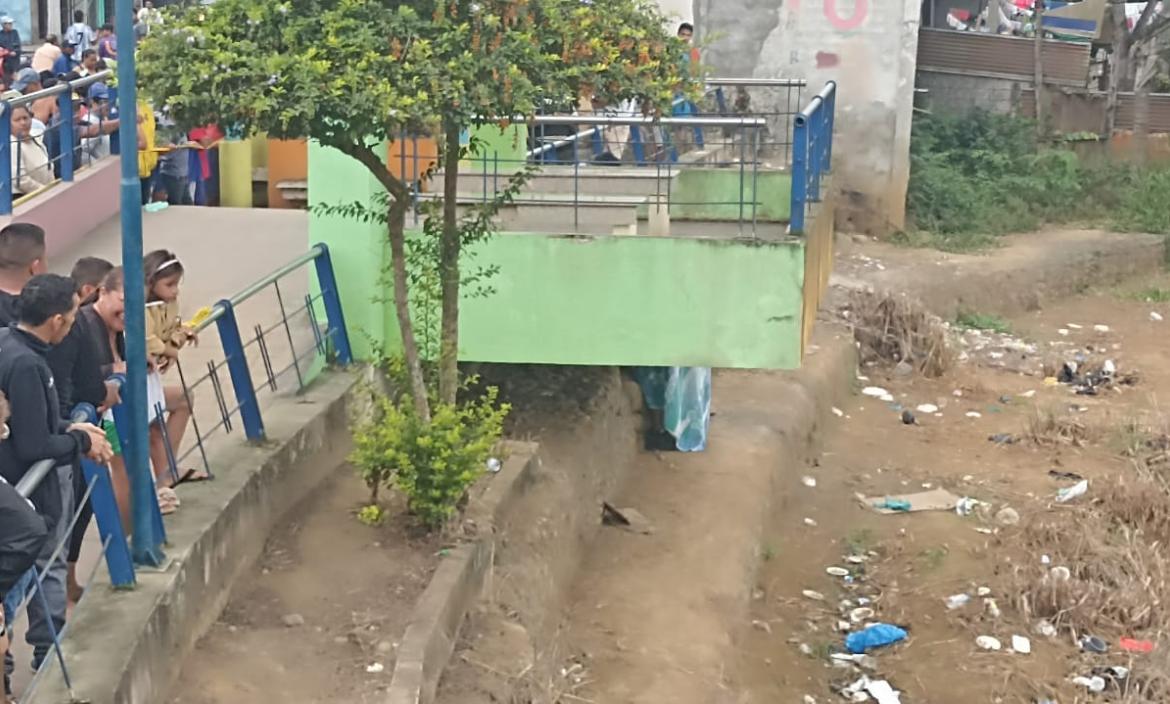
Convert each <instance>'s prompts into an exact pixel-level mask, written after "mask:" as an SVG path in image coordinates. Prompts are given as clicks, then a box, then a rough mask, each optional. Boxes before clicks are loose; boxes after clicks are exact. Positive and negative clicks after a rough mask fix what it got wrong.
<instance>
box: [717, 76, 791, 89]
mask: <svg viewBox="0 0 1170 704" xmlns="http://www.w3.org/2000/svg"><path fill="white" fill-rule="evenodd" d="M703 82H704V83H706V84H707V85H709V86H728V87H744V88H803V87H805V86H807V85H808V81H806V80H804V79H803V78H708V79H706V80H705V81H703Z"/></svg>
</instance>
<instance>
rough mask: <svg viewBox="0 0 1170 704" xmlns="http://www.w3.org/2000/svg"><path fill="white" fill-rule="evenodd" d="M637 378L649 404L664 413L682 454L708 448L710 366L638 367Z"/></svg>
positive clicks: (664, 427) (667, 428) (666, 422)
mask: <svg viewBox="0 0 1170 704" xmlns="http://www.w3.org/2000/svg"><path fill="white" fill-rule="evenodd" d="M634 378H635V379H636V380H637V381H638V385H639V386H641V387H642V396H643V398H645V399H646V405H647V406H649V407H650V408H652V409H653V410H656V411H662V425H663V429H664V430H666V432H668V433H670V434H671V435H673V436H674V439H675V445H676V446H677V447H678V449H679V450H681V451H682V452H701V451H702V450H704V449H706V448H707V421H708V420H709V419H710V417H711V369H710V368H709V367H638V368H637V369H636V370H635V371H634Z"/></svg>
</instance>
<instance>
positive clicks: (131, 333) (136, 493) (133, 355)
mask: <svg viewBox="0 0 1170 704" xmlns="http://www.w3.org/2000/svg"><path fill="white" fill-rule="evenodd" d="M133 12H134V6H133V2H131V0H116V5H115V12H114V14H115V16H116V20H117V28H116V29H117V37H118V46H119V47H121V48H122V51H121V53H119V55H118V97H119V101H118V102H119V106H118V108H119V109H118V114H119V116H120V118H121V122H120V123H119V125H118V139H119V141H120V142H121V146H122V153H121V154H119V158H120V160H121V163H122V179H121V196H122V198H121V200H122V204H121V205H122V207H121V211H122V212H121V215H122V267H123V269H124V271H125V277H126V281H125V286H124V288H125V291H126V384H125V386H124V387H123V388H122V406H124V407H125V410H126V411H127V412H128V413H129V414H130V416H129V417H130V419H131V420H132V422H128V423H126V426H127V427H126V428H125V429H124V430H123V432H124V433H125V438H126V442H125V443H124V444H123V445H122V452H123V458H124V459H125V461H126V473H127V474H128V475H129V476H130V502H131V506H132V518H133V527H134V537H133V546H132V553H133V556H134V562H135V563H137V564H139V565H146V566H149V567H158V566H161V565H162V564H163V561H164V560H166V555H164V554H163V551H162V536H161V535H159V534H157V532H156V530H155V522H154V517H153V516H152V512H153V511H158V497H157V496H156V495H155V492H154V482H153V481H152V480H151V476H150V453H149V452H148V450H147V433H148V432H149V431H148V429H147V426H146V423H144V422H142V421H144V420H145V419H146V417H147V415H146V284H145V282H144V280H143V279H144V277H143V273H142V186H141V183H140V182H139V180H138V149H137V148H136V145H137V144H138V87H137V84H136V83H135V81H136V80H137V79H136V77H135V74H134V59H135V56H134V52H135V48H136V47H135V42H134V25H133V23H132V21H131V14H132V13H133ZM132 145H134V146H132Z"/></svg>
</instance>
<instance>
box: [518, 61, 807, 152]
mask: <svg viewBox="0 0 1170 704" xmlns="http://www.w3.org/2000/svg"><path fill="white" fill-rule="evenodd" d="M805 85H807V82H806V81H805V80H804V79H802V78H708V79H706V80H705V81H704V93H703V98H702V100H701V104H696V103H694V102H692V101H690V100H689V99H687V98H686V97H685V96H679V97H677V98H675V99H674V101H673V102H672V103H671V117H675V118H690V117H708V118H710V117H733V116H739V117H750V118H762V119H763V120H765V122H766V124H767V127H768V129H769V131H771V132H772V133H773V134H775V135H776V139H775V141H772V142H765V141H762V140H758V139H757V140H756V141H757V146H758V147H759V148H761V149H770V150H773V151H780V150H783V152H784V159H785V161H787V157H788V150H789V147H790V146H791V144H790V143H789V142H788V135H789V134H791V130H790V127H791V125H792V121H793V118H794V116H795V114H796V112H797V111H798V110H799V109H800V93H801V90H802V89H803V88H804V86H805ZM727 88H734V89H735V91H736V94H735V96H734V98H733V99H732V100H731V101H729V100H728V97H727V94H726V91H725V89H727ZM748 88H753V89H762V90H769V91H772V95H771V96H770V97H769V99H768V100H767V101H765V102H767V104H768V105H769V106H770V107H771V108H772V109H770V110H761V109H759V108H757V107H752V105H751V100H750V98H749V97H748V94H747V89H748ZM776 91H782V92H783V95H781V96H777V95H775V92H776ZM579 114H580V115H581V116H590V117H612V118H622V117H639V116H640V113H639V112H637V111H636V110H632V111H631V110H629V109H627V110H626V111H621V110H617V111H604V112H596V113H579ZM543 117H544V116H543V115H538V116H537V117H536V119H535V120H533V121H532V125H533V130H532V134H531V136H530V140H531V143H532V148H531V149H529V151H528V159H529V161H532V162H538V163H542V164H567V163H575V162H578V161H582V160H583V161H590V160H591V159H595V158H597V157H600V156H601V155H602V154H603V152H604V150H605V141H606V139H607V136H606V130H607V129H608V127H610V126H611V125H609V124H597V125H595V126H593V127H591V128H590V129H585V130H581V131H579V132H577V133H575V134H570V135H563V134H558V135H549V134H547V133H546V127H547V126H548V125H551V124H568V123H548V122H543V121H542V118H543ZM614 124H627V123H624V122H617V123H614ZM679 126H681V127H689V128H690V129H691V131H692V139H693V142H694V145H695V146H696V147H698V148H699V149H703V148H705V147H706V142H707V137H706V135H704V133H703V127H704V126H702V125H698V124H692V125H686V124H680V125H679ZM707 126H710V125H707ZM628 139H629V146H630V150H631V152H632V154H633V160H632V163H633V164H635V165H638V166H646V165H648V164H649V165H653V164H655V163H657V162H659V161H661V160H663V159H665V160H669V161H672V162H677V161H678V160H679V152H678V148H677V146H676V145H675V144H674V143H673V138H672V135H671V133H670V131H669V130H661V131H659V130H656V129H655V128H654V127H647V126H645V125H643V126H638V125H631V126H630V134H629V138H628ZM586 143H590V145H591V149H584V148H582V146H583V145H585V144H586ZM650 143H654V144H656V146H658V147H660V151H659V152H658V153H657V154H656V153H655V152H654V150H653V149H651V150H647V148H646V147H647V145H648V144H650ZM566 148H571V150H572V154H571V155H568V157H566V156H565V155H558V153H559V152H560V150H563V149H566Z"/></svg>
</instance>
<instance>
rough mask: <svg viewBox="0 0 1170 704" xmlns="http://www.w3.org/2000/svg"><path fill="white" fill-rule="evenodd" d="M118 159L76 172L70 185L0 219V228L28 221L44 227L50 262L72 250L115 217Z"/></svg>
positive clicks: (116, 210)
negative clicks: (94, 230)
mask: <svg viewBox="0 0 1170 704" xmlns="http://www.w3.org/2000/svg"><path fill="white" fill-rule="evenodd" d="M118 180H119V179H118V160H117V159H116V158H109V159H105V160H104V161H102V162H101V163H100V164H98V165H97V166H95V167H92V168H88V169H83V170H81V171H78V172H77V178H76V180H74V181H73V182H72V183H58V184H57V185H55V186H53V187H52V188H50V189H49V190H47V191H45V192H44V193H41V194H40V195H37V196H35V197H33V198H31V199H29V200H28V201H27V202H24V203H21V204H20V205H18V206H16V207H15V208H14V209H13V211H12V215H5V216H0V228H2V227H4V226H5V225H8V224H9V223H13V222H31V223H34V224H36V225H40V226H41V227H43V228H45V233H46V236H45V245H46V248H47V250H48V256H49V257H50V259H51V258H52V257H53V256H54V255H57V254H60V253H61V252H64V251H67V250H70V249H72V248H73V247H74V246H75V245H76V244H77V243H78V242H80V241H81V240H82V238H84V237H85V236H86V235H87V234H89V233H90V232H91V231H92V230H93V229H94V227H96V226H97V225H100V224H101V223H103V222H105V221H106V220H109V219H110V218H112V217H114V216H115V215H117V214H118V210H119V208H120V207H121V206H120V201H119V200H118Z"/></svg>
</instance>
